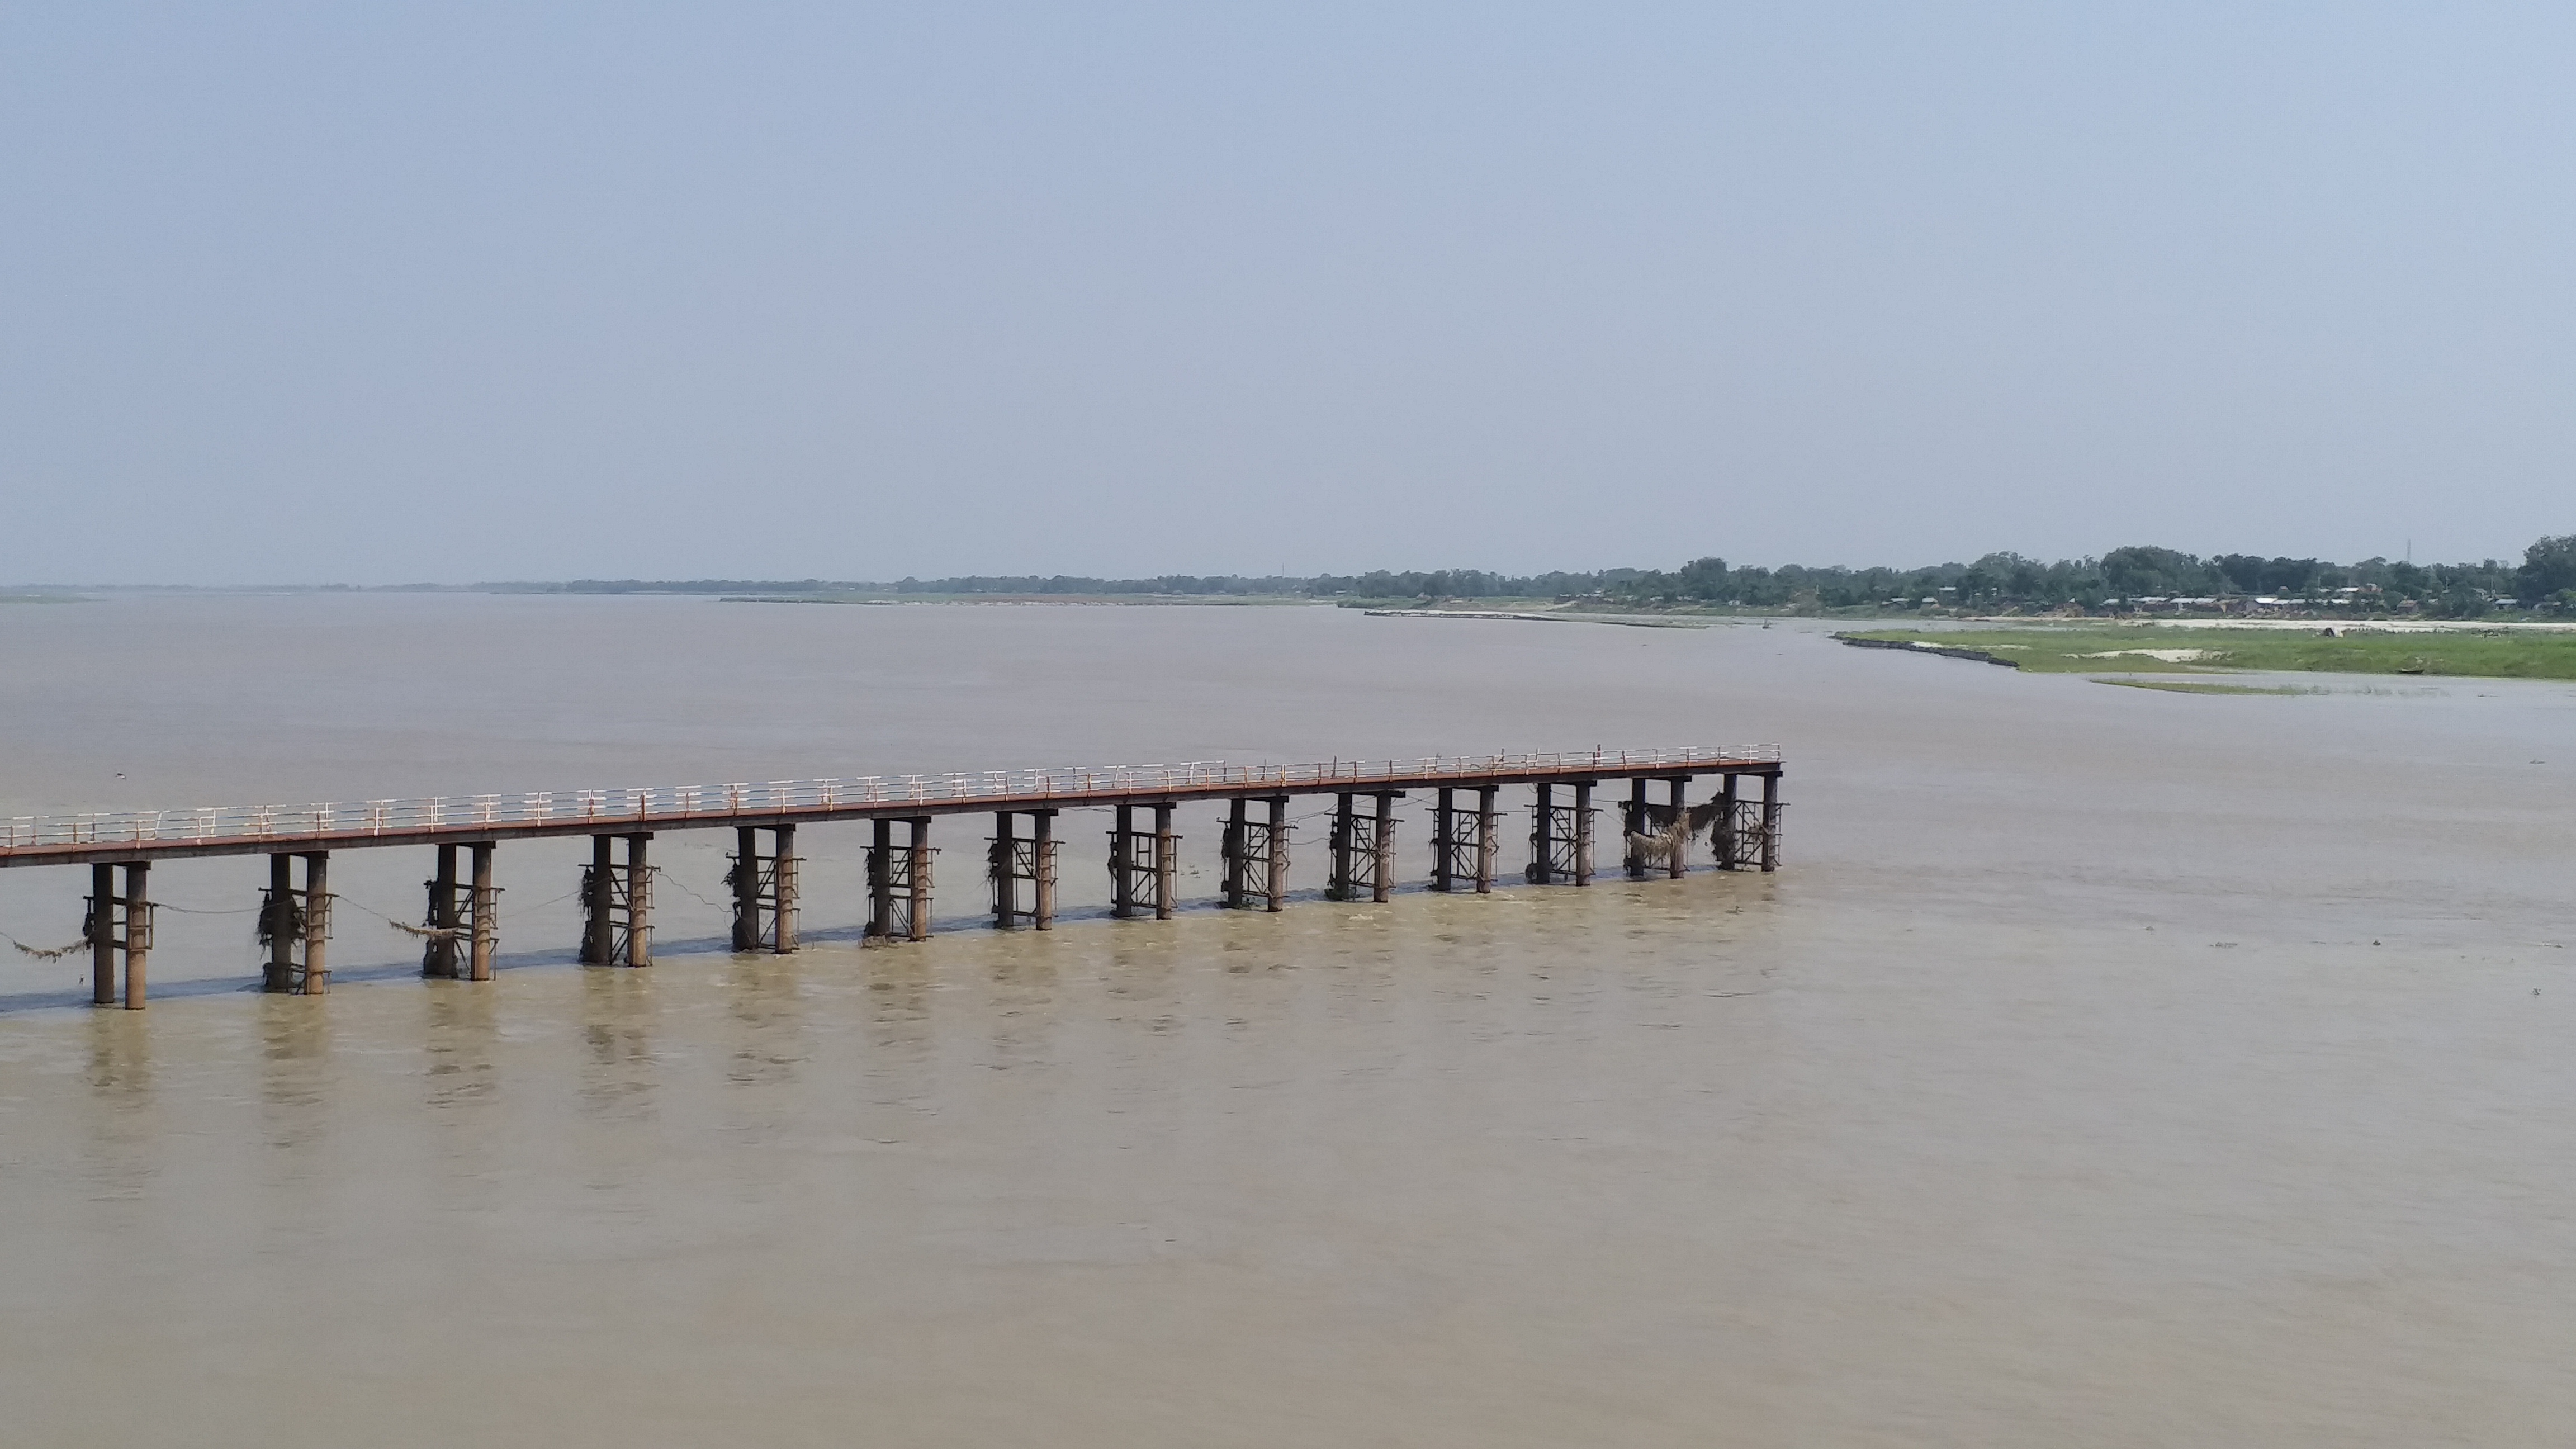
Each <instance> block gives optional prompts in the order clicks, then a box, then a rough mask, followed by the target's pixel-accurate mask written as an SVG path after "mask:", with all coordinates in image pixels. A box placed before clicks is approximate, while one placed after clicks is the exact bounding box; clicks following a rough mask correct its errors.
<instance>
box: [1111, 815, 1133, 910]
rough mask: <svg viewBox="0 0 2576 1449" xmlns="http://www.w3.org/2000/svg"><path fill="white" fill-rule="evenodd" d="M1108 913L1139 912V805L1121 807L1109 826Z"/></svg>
mask: <svg viewBox="0 0 2576 1449" xmlns="http://www.w3.org/2000/svg"><path fill="white" fill-rule="evenodd" d="M1109 914H1111V915H1112V916H1115V917H1117V918H1118V919H1120V920H1122V921H1123V920H1125V919H1126V918H1128V917H1129V916H1132V915H1134V914H1136V807H1135V806H1133V805H1121V806H1119V807H1118V814H1117V819H1116V821H1115V822H1114V823H1113V824H1111V826H1110V827H1109Z"/></svg>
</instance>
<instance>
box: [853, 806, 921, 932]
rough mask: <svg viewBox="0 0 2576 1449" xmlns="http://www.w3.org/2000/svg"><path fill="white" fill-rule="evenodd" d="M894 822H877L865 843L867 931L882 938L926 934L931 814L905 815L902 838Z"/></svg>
mask: <svg viewBox="0 0 2576 1449" xmlns="http://www.w3.org/2000/svg"><path fill="white" fill-rule="evenodd" d="M894 827H895V822H894V821H892V820H879V821H877V822H876V843H875V844H874V845H871V846H869V847H868V935H870V936H871V937H874V938H876V939H878V940H883V941H927V940H929V939H930V862H931V858H932V857H933V856H935V855H937V854H938V853H939V852H937V851H935V850H933V849H931V848H930V817H929V816H927V815H912V816H906V817H905V818H904V820H903V827H904V833H905V837H906V838H905V840H904V842H903V843H902V844H897V843H895V838H894Z"/></svg>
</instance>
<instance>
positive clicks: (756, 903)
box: [725, 825, 760, 952]
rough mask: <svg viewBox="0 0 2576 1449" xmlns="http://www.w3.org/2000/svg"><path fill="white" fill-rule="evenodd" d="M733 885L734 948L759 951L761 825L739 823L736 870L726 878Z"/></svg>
mask: <svg viewBox="0 0 2576 1449" xmlns="http://www.w3.org/2000/svg"><path fill="white" fill-rule="evenodd" d="M725 879H726V880H727V882H729V883H730V884H731V885H732V886H733V948H734V950H735V951H737V952H742V951H751V950H756V949H758V948H759V946H760V828H759V827H758V826H755V825H737V826H735V827H734V829H733V870H732V873H731V874H729V875H727V876H726V877H725Z"/></svg>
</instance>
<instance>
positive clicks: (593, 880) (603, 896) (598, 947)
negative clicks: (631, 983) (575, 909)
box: [581, 835, 617, 966]
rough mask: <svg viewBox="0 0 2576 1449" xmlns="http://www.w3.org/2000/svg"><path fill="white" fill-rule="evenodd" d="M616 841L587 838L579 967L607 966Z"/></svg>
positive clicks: (615, 839) (601, 836)
mask: <svg viewBox="0 0 2576 1449" xmlns="http://www.w3.org/2000/svg"><path fill="white" fill-rule="evenodd" d="M616 852H617V837H615V836H613V835H594V836H592V837H591V838H590V868H589V869H588V870H586V871H584V872H583V873H582V877H581V964H583V965H584V966H605V965H607V964H608V958H609V951H610V939H611V933H612V932H613V931H614V930H615V929H616V927H615V926H614V925H613V924H612V923H611V920H610V902H611V901H612V900H614V899H615V892H616V878H617V855H616Z"/></svg>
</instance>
